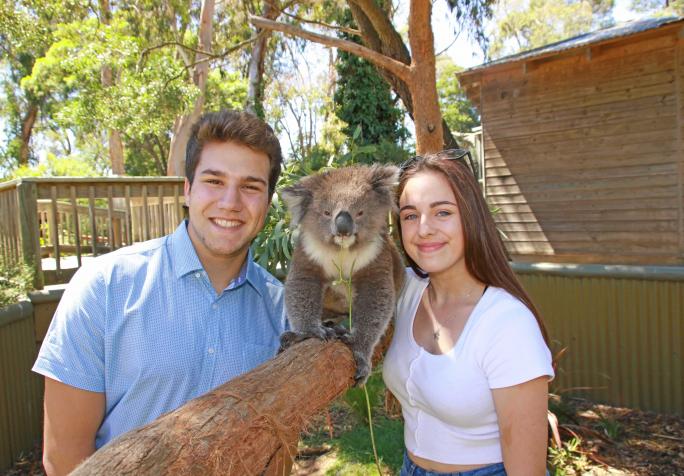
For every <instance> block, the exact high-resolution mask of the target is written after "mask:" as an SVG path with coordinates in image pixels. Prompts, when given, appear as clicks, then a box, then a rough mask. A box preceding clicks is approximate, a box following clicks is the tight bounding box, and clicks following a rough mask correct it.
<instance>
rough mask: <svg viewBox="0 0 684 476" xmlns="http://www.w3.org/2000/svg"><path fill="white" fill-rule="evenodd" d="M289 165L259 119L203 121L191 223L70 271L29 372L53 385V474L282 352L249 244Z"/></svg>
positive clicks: (275, 305)
mask: <svg viewBox="0 0 684 476" xmlns="http://www.w3.org/2000/svg"><path fill="white" fill-rule="evenodd" d="M281 162H282V155H281V151H280V144H279V143H278V139H277V138H276V136H275V134H274V133H273V131H272V129H271V128H270V127H269V126H268V125H266V124H265V123H263V122H262V121H261V120H259V119H257V118H256V117H254V116H252V115H251V114H248V113H245V112H234V111H222V112H218V113H209V114H206V115H204V116H202V117H201V118H200V120H199V121H198V122H197V124H195V125H194V127H193V130H192V133H191V137H190V140H189V142H188V147H187V154H186V180H185V201H186V205H187V206H188V209H189V219H188V220H187V221H185V222H183V223H181V224H180V225H179V227H178V228H177V229H176V231H175V232H174V233H172V234H171V235H168V236H165V237H163V238H158V239H155V240H151V241H147V242H144V243H139V244H136V245H133V246H130V247H126V248H122V249H120V250H117V251H115V252H113V253H110V254H108V255H104V256H101V257H98V258H97V259H95V260H94V261H93V262H92V263H90V264H89V265H87V266H84V267H83V268H81V269H80V270H79V271H78V272H77V273H76V275H75V276H74V278H73V279H72V281H71V282H70V283H69V286H68V287H67V289H66V290H65V292H64V295H63V297H62V299H61V302H60V304H59V307H58V309H57V312H56V313H55V316H54V318H53V320H52V323H51V325H50V329H49V330H48V333H47V336H46V337H45V341H44V342H43V346H42V348H41V350H40V353H39V355H38V359H37V360H36V363H35V365H34V367H33V370H34V371H35V372H37V373H39V374H42V375H44V376H45V427H44V455H43V463H44V465H45V468H46V470H47V472H48V474H49V475H61V474H66V473H68V472H70V471H71V470H72V469H74V468H75V467H76V466H77V465H78V464H79V463H80V462H81V461H82V460H83V459H85V458H87V457H88V456H89V455H90V454H92V453H93V452H94V451H95V450H96V449H97V448H99V447H101V446H102V445H104V444H105V443H107V442H108V441H110V440H111V439H113V438H114V437H116V436H118V435H120V434H122V433H125V432H127V431H129V430H131V429H133V428H136V427H139V426H142V425H144V424H146V423H148V422H151V421H153V420H154V419H156V418H157V417H158V416H159V415H161V414H162V413H166V412H169V411H171V410H174V409H176V408H178V407H180V406H181V405H183V404H184V403H185V402H187V401H188V400H190V399H193V398H195V397H198V396H200V395H202V394H204V393H206V392H208V391H210V390H212V389H213V388H215V387H217V386H218V385H221V384H223V383H224V382H226V381H227V380H230V379H232V378H233V377H235V376H237V375H240V374H242V373H244V372H247V371H249V370H251V369H253V368H254V367H256V366H258V365H259V364H261V363H263V362H264V361H266V360H267V359H269V358H271V357H273V356H274V355H275V354H276V352H277V349H278V346H279V336H280V334H281V333H282V332H283V331H284V329H285V317H284V311H283V288H282V285H281V283H280V282H279V281H277V280H276V279H275V278H273V277H272V276H271V275H270V274H268V273H267V272H266V271H265V270H264V269H262V268H260V267H259V266H258V265H257V264H256V263H253V262H252V260H251V256H250V254H249V246H250V243H251V242H252V240H253V239H254V237H255V236H256V235H257V234H258V233H259V231H260V230H261V229H262V227H263V225H264V220H265V218H266V214H267V211H268V206H269V203H270V199H271V196H272V194H273V191H274V188H275V184H276V182H277V180H278V176H279V175H280V168H281Z"/></svg>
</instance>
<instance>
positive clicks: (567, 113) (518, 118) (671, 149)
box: [459, 17, 684, 265]
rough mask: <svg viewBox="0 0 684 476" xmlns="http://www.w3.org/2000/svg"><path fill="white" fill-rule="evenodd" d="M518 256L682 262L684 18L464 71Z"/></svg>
mask: <svg viewBox="0 0 684 476" xmlns="http://www.w3.org/2000/svg"><path fill="white" fill-rule="evenodd" d="M459 79H460V81H461V84H462V85H463V86H464V87H465V90H466V92H467V95H468V97H469V98H470V100H471V101H473V103H474V104H475V105H476V107H477V108H478V109H479V111H480V114H481V117H482V125H483V134H484V164H485V193H486V196H487V198H488V200H489V201H490V203H491V204H492V205H493V206H495V207H497V208H498V209H499V211H498V213H497V214H496V220H497V221H498V222H499V226H500V229H501V230H502V232H503V233H504V234H505V236H506V242H507V246H508V249H509V251H510V253H511V256H512V258H513V259H514V261H526V262H533V261H537V262H538V261H547V262H549V261H551V262H566V263H603V264H611V263H613V264H615V263H619V264H652V265H676V264H679V265H681V264H684V198H683V187H684V150H683V143H682V136H683V134H684V129H683V128H684V117H683V116H684V18H677V17H670V18H657V19H648V20H642V21H637V22H629V23H626V24H622V25H619V26H616V27H613V28H609V29H605V30H600V31H597V32H593V33H588V34H585V35H581V36H578V37H575V38H571V39H569V40H565V41H562V42H559V43H555V44H552V45H547V46H545V47H542V48H538V49H535V50H532V51H527V52H524V53H521V54H518V55H515V56H509V57H506V58H502V59H500V60H497V61H493V62H490V63H487V64H484V65H482V66H478V67H475V68H472V69H469V70H466V71H464V72H463V73H461V74H460V75H459Z"/></svg>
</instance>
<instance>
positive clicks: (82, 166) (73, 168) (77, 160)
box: [6, 154, 97, 179]
mask: <svg viewBox="0 0 684 476" xmlns="http://www.w3.org/2000/svg"><path fill="white" fill-rule="evenodd" d="M94 175H97V172H96V171H95V168H94V166H93V164H91V163H89V162H88V161H87V160H85V158H84V157H78V156H66V157H57V156H55V155H54V154H48V155H47V159H46V161H44V162H41V163H39V164H38V165H37V166H28V165H24V166H21V167H18V168H16V169H15V170H14V171H13V172H12V173H11V174H10V175H9V177H6V178H7V179H13V178H19V177H69V176H71V177H92V176H94Z"/></svg>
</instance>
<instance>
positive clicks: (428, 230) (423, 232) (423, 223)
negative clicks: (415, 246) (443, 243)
mask: <svg viewBox="0 0 684 476" xmlns="http://www.w3.org/2000/svg"><path fill="white" fill-rule="evenodd" d="M433 233H434V228H433V227H432V223H430V219H429V217H426V216H422V217H420V221H419V222H418V236H429V235H432V234H433Z"/></svg>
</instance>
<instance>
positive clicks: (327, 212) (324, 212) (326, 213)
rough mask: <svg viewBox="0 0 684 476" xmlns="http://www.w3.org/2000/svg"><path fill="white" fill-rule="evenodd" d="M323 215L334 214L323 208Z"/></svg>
mask: <svg viewBox="0 0 684 476" xmlns="http://www.w3.org/2000/svg"><path fill="white" fill-rule="evenodd" d="M323 215H325V216H327V217H329V216H330V215H332V214H331V213H330V212H329V211H328V210H323Z"/></svg>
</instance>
